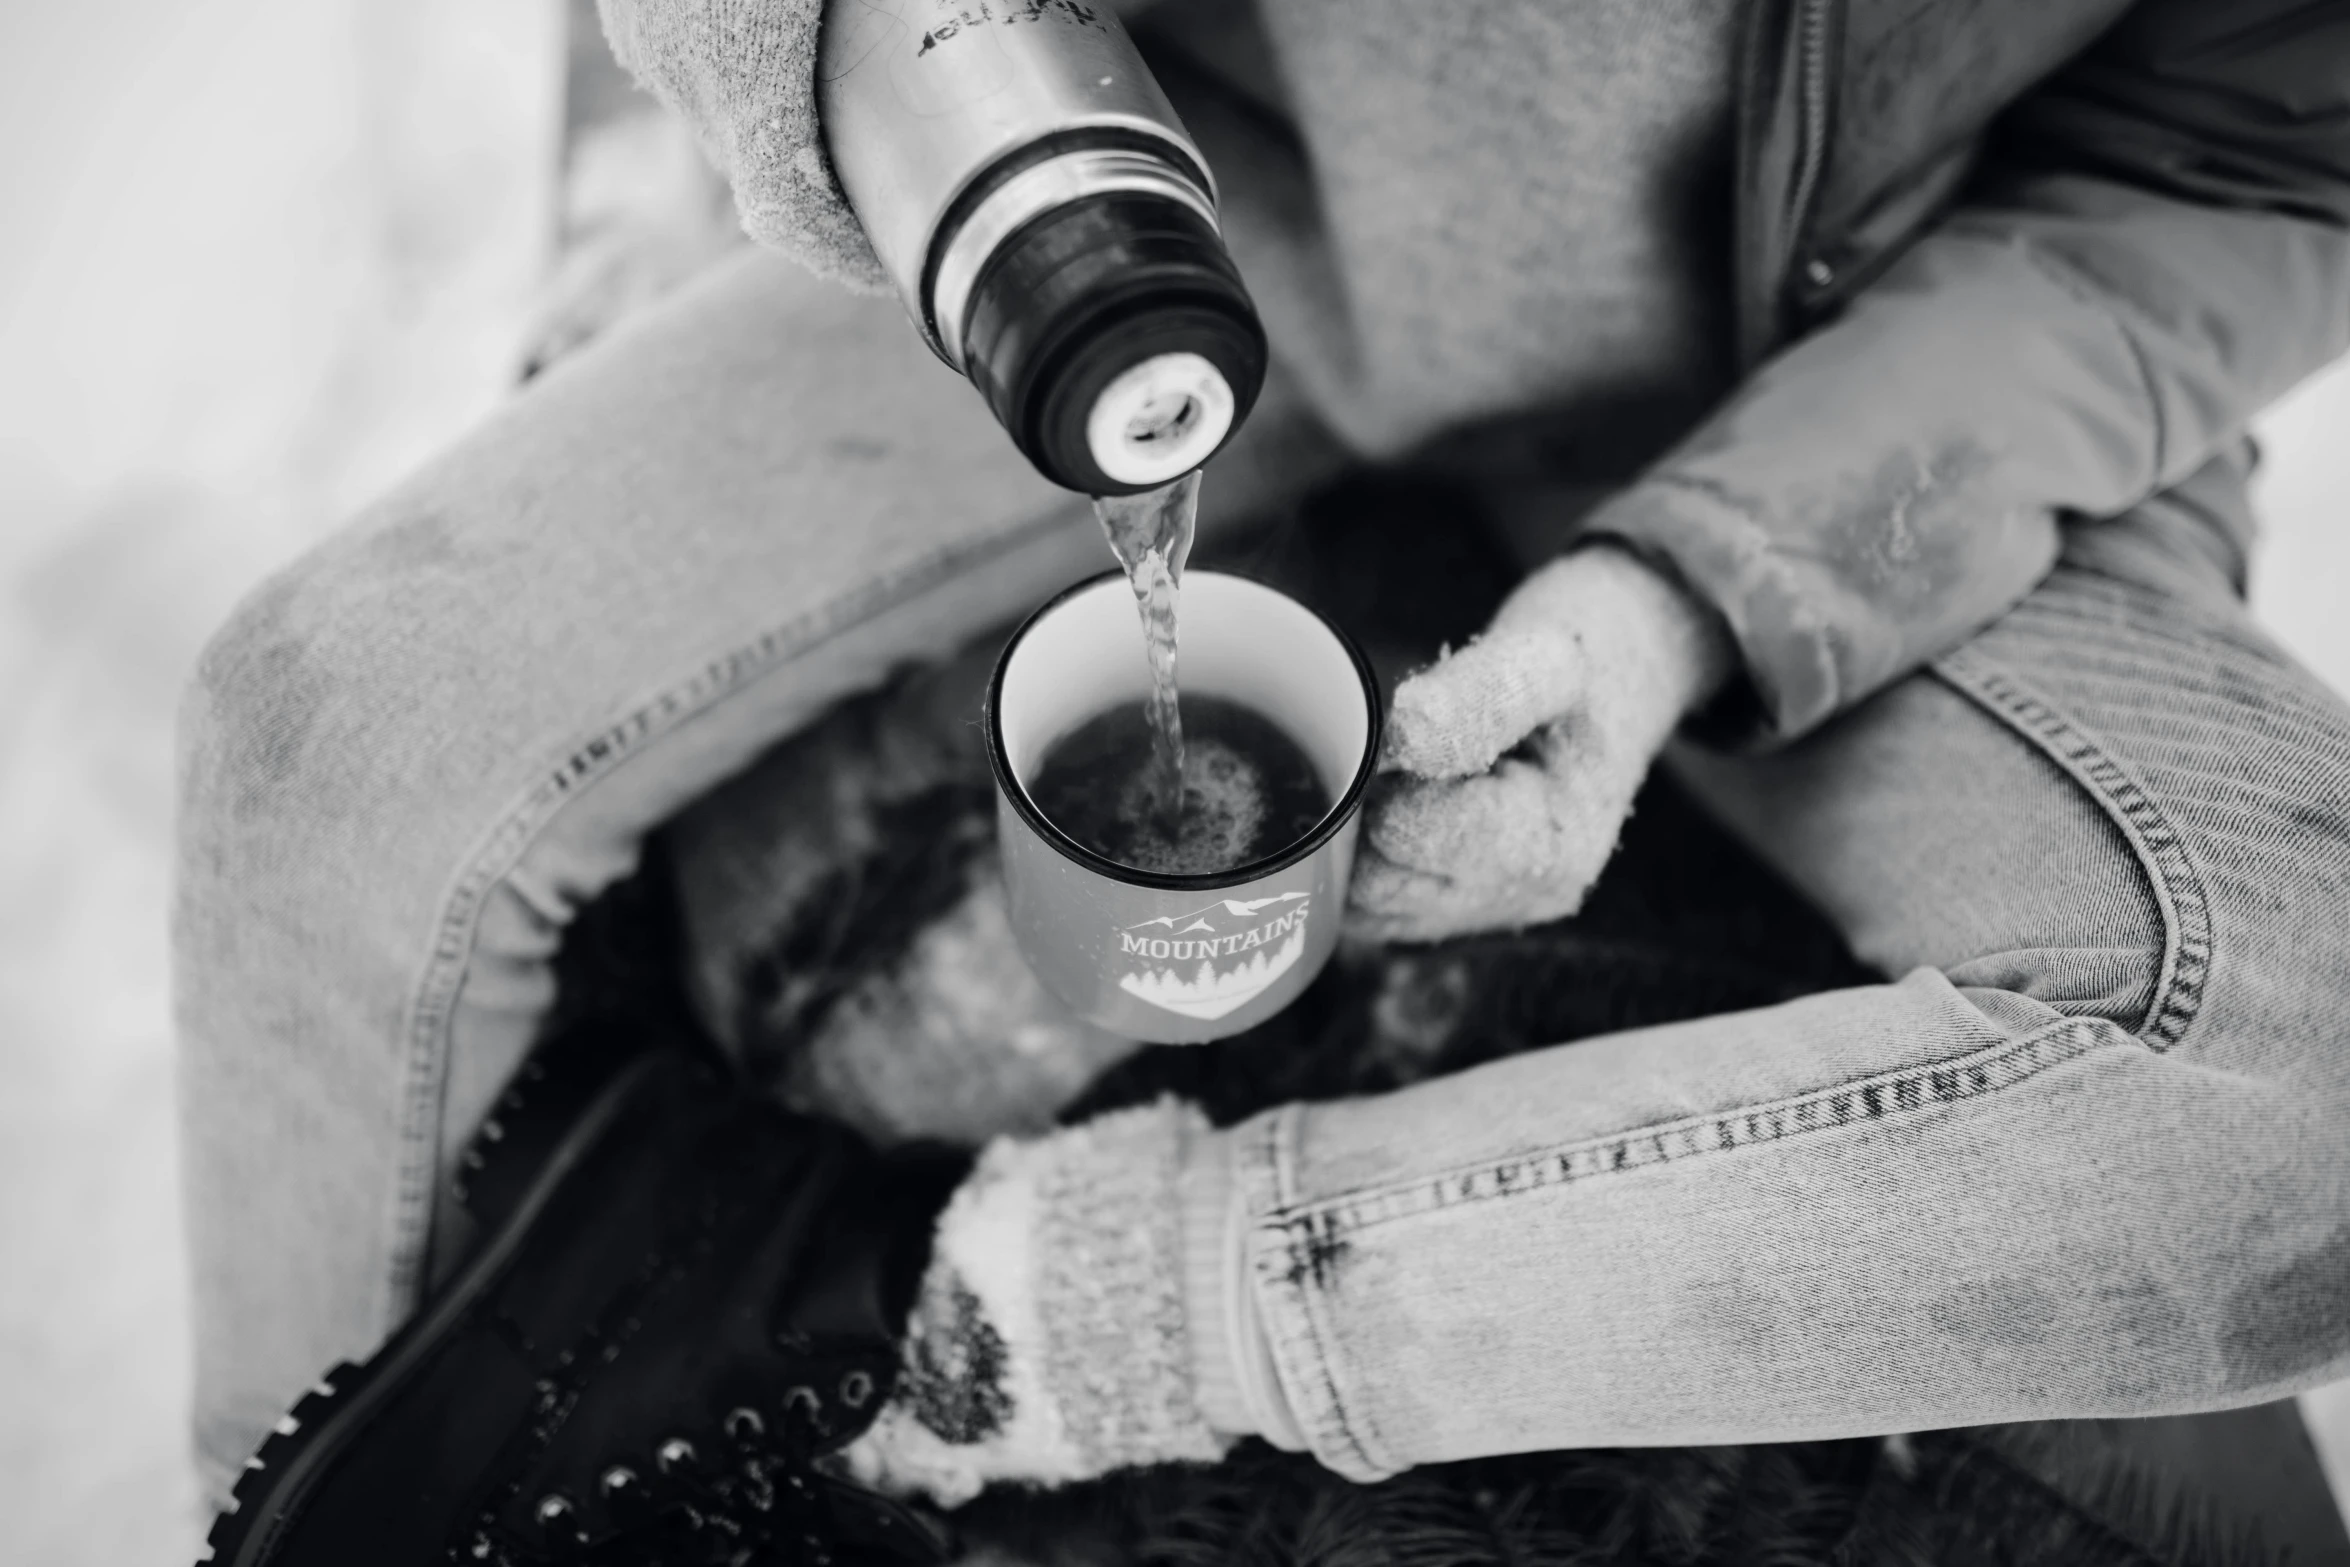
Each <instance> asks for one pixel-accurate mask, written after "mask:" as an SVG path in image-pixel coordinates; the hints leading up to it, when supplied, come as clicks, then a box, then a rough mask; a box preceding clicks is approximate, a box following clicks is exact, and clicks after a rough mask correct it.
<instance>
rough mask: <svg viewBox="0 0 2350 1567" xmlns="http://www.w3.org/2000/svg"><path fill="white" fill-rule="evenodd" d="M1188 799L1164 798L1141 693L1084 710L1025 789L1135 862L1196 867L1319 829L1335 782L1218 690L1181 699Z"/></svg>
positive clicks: (1070, 829)
mask: <svg viewBox="0 0 2350 1567" xmlns="http://www.w3.org/2000/svg"><path fill="white" fill-rule="evenodd" d="M1182 701H1183V736H1184V746H1183V805H1182V810H1181V811H1180V813H1179V814H1177V815H1175V816H1174V818H1173V819H1172V820H1170V819H1169V816H1168V813H1166V812H1163V811H1162V810H1161V809H1160V791H1159V788H1158V786H1157V775H1156V772H1155V754H1154V751H1153V741H1152V728H1151V721H1150V716H1149V713H1148V710H1147V708H1146V707H1145V705H1144V704H1143V703H1142V702H1139V701H1138V702H1130V703H1127V704H1126V705H1124V706H1121V707H1113V708H1111V709H1110V710H1109V711H1108V712H1106V713H1102V714H1100V715H1098V716H1097V717H1094V718H1090V719H1087V720H1086V721H1085V722H1084V723H1082V724H1080V725H1078V726H1077V728H1075V729H1074V730H1072V731H1070V732H1069V733H1068V734H1067V735H1065V736H1063V737H1062V738H1061V739H1060V740H1057V741H1055V742H1054V743H1053V746H1052V748H1051V749H1050V750H1048V751H1046V752H1045V756H1044V763H1043V765H1042V766H1040V767H1038V768H1037V770H1036V777H1035V778H1034V779H1033V780H1031V781H1030V783H1029V785H1028V793H1029V797H1030V798H1031V799H1033V800H1034V801H1035V802H1036V806H1037V809H1038V810H1040V811H1042V812H1044V814H1045V817H1046V819H1047V820H1049V821H1050V822H1051V823H1052V824H1053V825H1054V826H1056V827H1058V828H1060V829H1061V831H1063V832H1065V833H1067V834H1068V835H1069V836H1070V837H1072V838H1074V839H1076V840H1077V841H1078V842H1079V843H1081V844H1083V845H1084V846H1085V847H1087V848H1088V849H1091V850H1092V851H1093V852H1094V853H1096V854H1098V855H1100V856H1102V858H1104V859H1106V860H1114V861H1116V862H1117V863H1118V864H1120V865H1128V866H1132V867H1133V868H1135V869H1136V870H1144V871H1155V872H1158V873H1159V874H1161V875H1171V876H1201V875H1210V874H1213V873H1215V872H1217V871H1228V870H1231V869H1233V868H1235V867H1236V866H1241V865H1246V864H1248V863H1250V862H1251V861H1253V860H1262V859H1265V858H1268V857H1269V856H1272V855H1275V854H1279V853H1280V852H1281V851H1282V850H1283V849H1286V848H1288V847H1289V846H1290V845H1291V844H1293V843H1295V842H1297V841H1298V840H1299V839H1300V838H1303V837H1304V836H1305V835H1306V834H1307V833H1309V832H1312V831H1313V830H1314V824H1315V823H1317V822H1319V821H1320V820H1321V819H1322V817H1323V816H1324V815H1325V814H1326V813H1327V812H1328V811H1329V809H1330V791H1329V790H1328V789H1326V788H1324V787H1323V785H1322V779H1321V775H1319V774H1318V773H1316V772H1315V771H1314V764H1313V763H1312V762H1311V761H1309V760H1307V758H1306V753H1305V751H1304V750H1303V748H1301V747H1300V746H1299V745H1298V743H1297V742H1296V741H1295V740H1292V739H1290V738H1289V736H1288V735H1286V734H1284V733H1282V731H1281V730H1280V728H1279V727H1278V726H1277V725H1275V724H1274V723H1273V721H1272V720H1270V719H1268V718H1266V717H1264V716H1263V715H1262V714H1260V713H1257V712H1255V711H1254V710H1252V709H1250V708H1247V707H1243V706H1242V705H1241V704H1240V703H1238V702H1234V701H1229V700H1227V699H1225V698H1223V697H1214V696H1185V697H1184V698H1183V699H1182Z"/></svg>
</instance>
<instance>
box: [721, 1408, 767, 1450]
mask: <svg viewBox="0 0 2350 1567" xmlns="http://www.w3.org/2000/svg"><path fill="white" fill-rule="evenodd" d="M766 1434H767V1422H766V1421H764V1420H762V1419H760V1418H759V1411H757V1410H756V1409H750V1408H737V1409H736V1410H734V1411H733V1412H732V1413H730V1414H729V1415H728V1416H727V1417H726V1435H727V1437H728V1439H729V1440H730V1441H733V1442H734V1443H736V1444H737V1445H738V1446H739V1445H747V1444H749V1443H752V1442H755V1441H757V1440H758V1439H759V1438H761V1437H763V1436H765V1435H766Z"/></svg>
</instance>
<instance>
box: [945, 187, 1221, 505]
mask: <svg viewBox="0 0 2350 1567" xmlns="http://www.w3.org/2000/svg"><path fill="white" fill-rule="evenodd" d="M962 335H963V345H964V347H963V353H964V365H965V369H966V370H967V371H968V373H969V374H970V377H971V381H972V384H973V385H974V386H976V387H977V388H978V389H979V391H980V393H981V395H982V396H983V397H985V398H986V400H987V404H988V407H989V408H991V409H992V410H994V412H995V416H996V418H997V419H998V420H1000V421H1001V422H1002V423H1003V426H1004V428H1005V430H1007V431H1008V432H1009V433H1010V434H1011V437H1012V439H1013V441H1014V442H1015V443H1016V444H1017V445H1018V446H1019V448H1020V450H1021V451H1022V452H1023V453H1024V454H1025V455H1026V456H1027V457H1028V459H1029V461H1030V462H1032V463H1034V464H1035V465H1036V467H1037V470H1038V471H1039V472H1041V473H1043V474H1044V475H1045V477H1047V478H1049V479H1051V480H1053V481H1054V482H1055V483H1057V484H1063V485H1066V486H1068V487H1069V488H1070V489H1073V490H1079V491H1082V492H1084V493H1086V494H1090V495H1130V494H1134V493H1136V492H1138V491H1141V490H1147V489H1153V488H1156V487H1157V486H1159V485H1161V484H1164V483H1166V482H1168V481H1169V480H1171V479H1174V478H1178V477H1180V476H1181V475H1183V474H1185V473H1188V472H1190V471H1191V470H1192V469H1193V468H1196V467H1198V466H1199V465H1200V464H1201V463H1202V462H1205V461H1206V460H1207V459H1208V458H1209V457H1210V456H1212V455H1214V453H1215V451H1216V448H1217V447H1219V446H1221V445H1222V444H1223V442H1224V440H1225V438H1226V437H1227V436H1228V435H1229V434H1230V432H1231V431H1232V430H1234V429H1236V428H1238V427H1239V425H1240V423H1241V421H1243V420H1244V419H1246V418H1247V417H1248V411H1249V408H1250V407H1251V405H1253V404H1254V403H1255V401H1256V397H1257V392H1258V390H1259V388H1260V387H1262V385H1263V384H1264V379H1265V335H1264V330H1263V328H1262V327H1260V326H1259V325H1258V323H1257V316H1256V310H1255V307H1254V306H1253V305H1251V304H1250V302H1249V297H1248V291H1247V290H1246V289H1245V288H1243V287H1242V285H1241V282H1240V275H1239V273H1238V272H1237V271H1235V270H1234V268H1233V265H1232V261H1231V258H1230V257H1229V256H1228V255H1226V254H1225V251H1224V245H1223V241H1222V240H1221V239H1220V238H1218V236H1217V234H1216V232H1215V230H1214V229H1213V228H1211V227H1210V226H1209V225H1208V223H1207V221H1206V220H1205V219H1203V218H1202V217H1201V216H1200V215H1199V214H1198V213H1197V212H1195V211H1193V210H1192V209H1191V208H1190V207H1188V206H1186V205H1185V204H1183V203H1181V202H1178V201H1173V200H1170V199H1168V198H1167V197H1164V196H1158V195H1153V194H1148V193H1143V192H1134V191H1108V192H1103V193H1100V194H1096V195H1092V196H1087V197H1085V198H1083V199H1081V200H1078V201H1074V202H1070V203H1068V204H1066V205H1064V206H1060V207H1056V208H1054V209H1053V210H1051V211H1048V212H1046V213H1044V214H1042V215H1040V216H1039V217H1037V218H1036V219H1035V220H1034V221H1032V222H1030V223H1029V224H1027V225H1026V226H1025V227H1023V228H1022V229H1021V230H1020V231H1019V232H1018V233H1016V234H1014V235H1013V236H1012V237H1011V238H1010V239H1008V240H1006V241H1005V242H1004V243H1003V244H1002V245H1000V246H998V247H997V248H996V250H995V253H994V254H993V255H992V256H991V257H990V258H989V259H988V262H987V264H986V265H985V267H984V268H983V269H982V270H981V272H980V274H979V277H978V278H977V280H976V281H975V283H974V284H973V287H972V290H971V303H970V307H969V315H968V317H967V318H966V322H965V325H964V330H963V334H962Z"/></svg>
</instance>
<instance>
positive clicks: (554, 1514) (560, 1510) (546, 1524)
mask: <svg viewBox="0 0 2350 1567" xmlns="http://www.w3.org/2000/svg"><path fill="white" fill-rule="evenodd" d="M574 1511H576V1509H574V1508H573V1507H572V1505H571V1498H570V1497H568V1496H565V1495H564V1494H563V1493H562V1492H560V1491H550V1492H548V1493H547V1494H546V1495H545V1496H542V1497H540V1498H539V1504H538V1506H536V1507H534V1508H532V1509H531V1516H532V1517H533V1518H536V1519H537V1520H538V1524H539V1527H540V1528H542V1529H546V1530H549V1531H553V1530H555V1529H559V1528H561V1527H562V1526H563V1525H564V1524H566V1523H569V1522H570V1521H571V1515H572V1513H573V1512H574Z"/></svg>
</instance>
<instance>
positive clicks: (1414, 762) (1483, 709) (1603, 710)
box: [1350, 546, 1731, 941]
mask: <svg viewBox="0 0 2350 1567" xmlns="http://www.w3.org/2000/svg"><path fill="white" fill-rule="evenodd" d="M1730 657H1731V654H1730V646H1729V639H1728V635H1727V633H1726V632H1725V631H1724V629H1723V628H1722V627H1721V626H1719V625H1718V624H1717V623H1716V622H1715V621H1714V619H1713V618H1712V616H1711V615H1710V614H1709V613H1708V612H1707V611H1705V610H1704V609H1703V608H1702V607H1700V606H1699V605H1698V604H1697V603H1696V602H1695V601H1694V600H1692V599H1690V598H1689V597H1688V596H1687V594H1685V593H1684V592H1683V591H1682V590H1681V589H1680V588H1679V587H1678V586H1677V585H1675V584H1674V583H1672V582H1670V581H1669V580H1667V579H1666V578H1665V577H1663V576H1661V575H1659V574H1658V573H1657V572H1656V571H1655V570H1653V569H1652V568H1650V567H1649V566H1647V565H1644V564H1643V563H1641V562H1640V561H1639V560H1638V559H1636V558H1634V557H1633V556H1632V555H1630V554H1627V553H1625V552H1624V551H1621V550H1618V549H1615V548H1612V547H1609V546H1595V547H1592V548H1588V549H1583V550H1579V551H1577V552H1575V553H1573V554H1571V555H1568V556H1566V557H1564V558H1563V559H1560V560H1558V561H1554V562H1553V563H1552V564H1551V565H1549V566H1547V567H1545V568H1543V569H1542V570H1541V571H1538V572H1536V573H1535V574H1534V575H1533V576H1531V577H1529V578H1527V579H1526V581H1525V582H1524V583H1523V584H1522V585H1521V586H1520V587H1519V588H1518V590H1517V591H1516V592H1515V593H1513V594H1511V595H1510V598H1509V600H1508V602H1507V603H1505V604H1504V605H1503V606H1502V608H1501V610H1500V612H1499V613H1498V614H1497V615H1495V616H1494V619H1493V624H1492V626H1491V627H1490V628H1489V629H1488V630H1487V631H1486V633H1485V635H1483V636H1482V637H1480V638H1479V639H1478V640H1477V641H1475V642H1473V643H1471V644H1470V645H1469V646H1467V647H1465V648H1463V649H1461V650H1460V651H1459V652H1458V653H1454V654H1452V655H1451V656H1449V657H1447V658H1444V659H1442V660H1440V661H1439V662H1438V663H1436V664H1435V665H1433V666H1432V667H1430V668H1428V669H1425V670H1422V671H1421V672H1420V673H1418V674H1416V675H1414V676H1412V677H1411V678H1410V679H1408V680H1406V681H1404V682H1403V683H1402V684H1401V685H1399V686H1398V687H1397V688H1396V692H1395V701H1394V704H1393V707H1392V710H1391V713H1390V716H1389V718H1388V727H1387V742H1386V750H1385V753H1384V755H1383V756H1382V759H1381V760H1382V765H1383V766H1385V767H1387V768H1389V769H1392V770H1395V771H1397V772H1400V773H1402V774H1403V775H1404V776H1403V777H1402V778H1400V779H1396V780H1391V781H1390V782H1389V783H1388V784H1387V786H1386V787H1385V790H1384V792H1383V794H1382V795H1381V796H1380V797H1379V798H1377V799H1375V800H1374V801H1373V804H1372V807H1371V810H1370V812H1369V814H1368V816H1367V818H1366V828H1365V832H1364V835H1363V842H1362V849H1361V851H1360V854H1359V857H1358V858H1357V860H1356V863H1355V871H1354V881H1353V885H1352V888H1351V891H1350V901H1351V904H1352V915H1351V919H1350V928H1351V929H1353V930H1354V931H1355V932H1356V933H1357V934H1360V935H1366V936H1369V937H1372V938H1374V939H1379V940H1404V941H1434V940H1439V939H1442V938H1444V937H1447V936H1454V935H1459V934H1462V933H1464V932H1468V931H1476V930H1494V929H1504V928H1511V927H1516V926H1523V925H1532V924H1537V923H1539V922H1541V921H1544V920H1552V919H1558V918H1560V917H1562V916H1564V915H1567V914H1572V913H1573V912H1574V911H1575V910H1576V909H1577V908H1578V907H1580V906H1581V904H1582V901H1583V894H1584V893H1585V892H1586V891H1587V890H1589V888H1590V886H1591V883H1592V882H1593V881H1594V880H1596V879H1597V877H1598V875H1599V871H1600V867H1601V866H1603V865H1605V864H1606V863H1607V859H1608V856H1609V855H1610V854H1612V853H1613V852H1614V851H1615V845H1616V839H1617V837H1618V835H1619V834H1620V833H1621V831H1622V829H1623V824H1624V818H1625V817H1626V816H1627V815H1629V814H1630V812H1631V809H1632V797H1633V795H1635V794H1636V793H1637V792H1638V791H1639V788H1640V784H1641V780H1642V779H1643V778H1645V777H1646V776H1647V773H1648V768H1649V764H1650V763H1651V762H1652V761H1654V760H1655V758H1656V755H1657V752H1658V751H1659V750H1660V749H1661V748H1662V747H1663V745H1664V743H1665V741H1666V740H1667V739H1668V738H1669V737H1670V736H1671V734H1672V732H1673V730H1674V728H1675V727H1676V726H1677V725H1679V723H1680V722H1681V719H1682V717H1683V716H1684V715H1685V714H1686V713H1688V712H1689V711H1690V709H1691V708H1692V707H1694V706H1695V705H1696V704H1697V703H1698V702H1699V701H1700V700H1702V699H1703V697H1704V696H1705V695H1706V694H1707V693H1709V692H1710V691H1711V690H1713V688H1714V687H1715V686H1716V685H1718V684H1719V683H1720V681H1721V679H1722V678H1723V676H1724V674H1725V673H1726V672H1727V671H1728V669H1729V667H1730Z"/></svg>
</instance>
